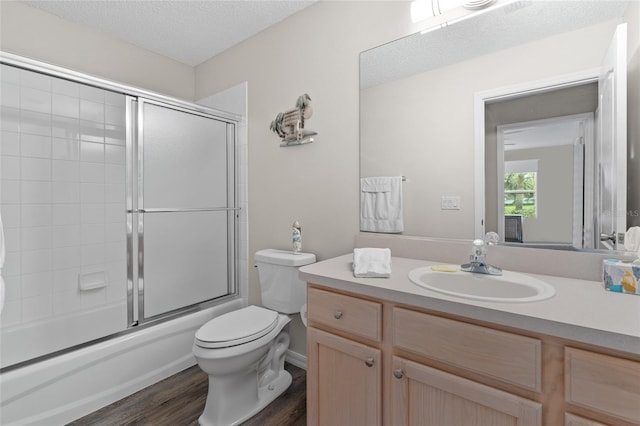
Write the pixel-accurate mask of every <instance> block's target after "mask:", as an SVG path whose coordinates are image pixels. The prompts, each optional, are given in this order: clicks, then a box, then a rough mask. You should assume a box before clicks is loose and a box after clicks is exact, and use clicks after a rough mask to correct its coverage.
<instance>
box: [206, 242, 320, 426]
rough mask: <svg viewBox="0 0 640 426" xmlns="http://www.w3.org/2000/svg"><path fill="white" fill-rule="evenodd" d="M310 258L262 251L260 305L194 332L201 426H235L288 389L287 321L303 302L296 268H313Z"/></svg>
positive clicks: (257, 258) (303, 292)
mask: <svg viewBox="0 0 640 426" xmlns="http://www.w3.org/2000/svg"><path fill="white" fill-rule="evenodd" d="M315 261H316V257H315V255H313V254H310V253H297V254H294V253H293V252H290V251H284V250H275V249H265V250H260V251H258V252H256V254H255V263H256V267H257V268H258V279H259V281H260V290H261V292H262V305H263V306H254V305H251V306H247V307H245V308H242V309H239V310H237V311H233V312H229V313H227V314H224V315H221V316H219V317H216V318H214V319H212V320H210V321H209V322H207V323H206V324H204V325H203V326H202V327H200V329H198V331H197V332H196V336H195V339H194V344H193V354H194V356H195V358H196V360H197V362H198V365H199V366H200V368H201V369H202V371H204V372H205V373H207V374H208V375H209V391H208V394H207V401H206V404H205V408H204V412H203V413H202V415H201V416H200V418H199V419H198V422H199V424H200V425H202V426H223V425H224V426H228V425H236V424H239V423H241V422H243V421H245V420H247V419H249V418H251V417H253V416H254V415H255V414H256V413H258V412H259V411H260V410H262V409H263V408H264V407H266V406H267V405H269V404H270V403H271V402H272V401H273V400H274V399H276V398H277V397H278V396H279V395H280V394H282V392H284V391H285V390H286V389H287V388H288V387H289V385H290V384H291V380H292V378H291V374H289V372H288V371H286V370H285V369H284V358H285V355H286V352H287V349H288V348H289V331H288V327H286V325H287V324H288V323H289V321H291V318H289V316H288V315H287V314H293V313H298V312H300V308H301V307H302V305H303V304H304V303H306V296H307V288H306V283H304V282H303V281H301V280H300V279H299V278H298V268H299V267H300V266H303V265H308V264H310V263H314V262H315Z"/></svg>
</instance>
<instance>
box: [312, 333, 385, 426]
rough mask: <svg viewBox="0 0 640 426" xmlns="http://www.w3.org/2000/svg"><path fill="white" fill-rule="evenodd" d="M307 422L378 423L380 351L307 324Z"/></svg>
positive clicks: (330, 425) (335, 424) (333, 424)
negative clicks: (308, 326)
mask: <svg viewBox="0 0 640 426" xmlns="http://www.w3.org/2000/svg"><path fill="white" fill-rule="evenodd" d="M307 358H308V359H307V361H308V362H307V366H308V367H307V368H308V370H307V407H308V408H307V424H308V425H309V426H314V425H318V426H323V425H324V426H341V425H344V426H352V425H367V426H375V425H380V424H381V418H382V417H381V407H382V388H381V382H382V365H381V352H380V350H379V349H375V348H372V347H369V346H366V345H363V344H360V343H357V342H353V341H351V340H348V339H345V338H343V337H339V336H336V335H333V334H330V333H326V332H324V331H320V330H317V329H315V328H313V327H310V328H309V329H308V330H307Z"/></svg>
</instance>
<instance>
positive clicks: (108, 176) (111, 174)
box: [104, 164, 127, 184]
mask: <svg viewBox="0 0 640 426" xmlns="http://www.w3.org/2000/svg"><path fill="white" fill-rule="evenodd" d="M104 179H105V181H106V182H107V183H121V184H124V183H125V182H126V180H127V175H126V168H125V167H124V166H123V165H119V164H107V165H106V166H105V168H104Z"/></svg>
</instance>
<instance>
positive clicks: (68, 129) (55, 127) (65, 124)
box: [51, 115, 80, 140]
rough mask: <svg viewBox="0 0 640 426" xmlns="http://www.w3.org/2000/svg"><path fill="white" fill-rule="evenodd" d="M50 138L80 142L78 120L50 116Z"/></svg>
mask: <svg viewBox="0 0 640 426" xmlns="http://www.w3.org/2000/svg"><path fill="white" fill-rule="evenodd" d="M51 136H53V137H56V138H61V139H72V140H80V120H79V119H77V118H70V117H62V116H59V115H54V116H52V117H51Z"/></svg>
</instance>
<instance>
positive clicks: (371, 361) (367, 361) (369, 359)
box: [364, 358, 374, 367]
mask: <svg viewBox="0 0 640 426" xmlns="http://www.w3.org/2000/svg"><path fill="white" fill-rule="evenodd" d="M373 361H374V360H373V358H367V359H366V360H365V361H364V363H365V364H366V365H367V367H373Z"/></svg>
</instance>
